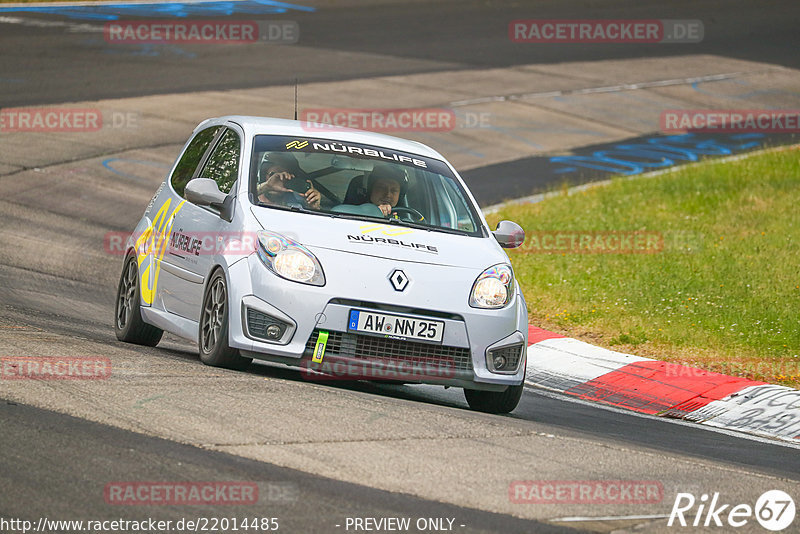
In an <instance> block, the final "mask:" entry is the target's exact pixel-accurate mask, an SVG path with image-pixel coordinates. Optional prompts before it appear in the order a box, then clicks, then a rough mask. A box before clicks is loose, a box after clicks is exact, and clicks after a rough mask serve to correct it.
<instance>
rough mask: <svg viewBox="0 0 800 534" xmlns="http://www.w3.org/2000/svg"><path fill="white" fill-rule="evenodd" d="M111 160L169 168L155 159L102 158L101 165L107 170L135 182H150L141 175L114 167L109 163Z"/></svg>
mask: <svg viewBox="0 0 800 534" xmlns="http://www.w3.org/2000/svg"><path fill="white" fill-rule="evenodd" d="M113 162H124V163H133V164H134V165H147V166H149V167H158V168H160V169H169V168H170V166H169V165H166V164H164V163H158V162H155V161H147V160H141V159H125V158H108V159H106V160H103V167H105V168H106V169H108V170H109V171H111V172H113V173H114V174H117V175H119V176H122V177H123V178H130V179H132V180H134V181H136V182H139V183H147V184H149V183H150V180H145V179H144V178H142V177H141V176H137V175H135V174H130V173H127V172H123V171H120V170H119V169H115V168H114V167H113V166H112V165H111V164H112V163H113Z"/></svg>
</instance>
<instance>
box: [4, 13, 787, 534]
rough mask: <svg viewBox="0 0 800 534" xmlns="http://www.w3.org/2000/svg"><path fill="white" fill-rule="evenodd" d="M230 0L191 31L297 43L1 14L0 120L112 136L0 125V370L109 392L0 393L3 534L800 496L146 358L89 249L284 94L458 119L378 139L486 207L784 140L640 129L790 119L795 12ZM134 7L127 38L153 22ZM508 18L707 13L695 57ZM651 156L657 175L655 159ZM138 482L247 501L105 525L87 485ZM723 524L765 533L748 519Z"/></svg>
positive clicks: (541, 414)
mask: <svg viewBox="0 0 800 534" xmlns="http://www.w3.org/2000/svg"><path fill="white" fill-rule="evenodd" d="M217 4H226V6H223V7H219V5H217ZM227 4H231V3H215V5H216V7H214V8H213V9H212V7H208V8H207V9H208V11H206V12H202V11H198V12H194V11H192V12H191V13H190V15H191V17H195V18H197V17H214V18H215V19H231V20H235V19H237V18H239V19H241V18H243V17H246V18H252V19H255V20H262V21H264V20H273V21H274V20H289V21H295V22H297V24H298V26H299V28H300V39H299V42H298V43H297V44H293V45H283V46H280V45H273V44H264V43H256V44H248V45H197V44H192V45H176V44H168V45H154V44H126V45H119V44H112V43H109V42H107V41H106V40H104V34H103V24H104V23H105V22H106V21H107V20H113V19H109V18H108V17H107V18H105V19H104V18H101V17H99V16H98V12H94V13H93V14H92V12H90V11H86V10H83V11H81V10H80V9H78V10H68V11H65V10H63V9H62V10H59V9H51V8H48V9H47V10H46V11H44V10H40V11H38V12H36V11H31V10H30V8H22V10H20V9H16V10H14V9H12V8H4V7H3V6H2V5H0V47H1V49H2V54H0V108H2V109H7V108H24V107H32V106H45V105H47V106H50V107H81V108H96V109H99V110H101V111H102V113H103V117H104V120H105V121H108V124H106V125H105V126H104V128H103V130H102V131H100V132H89V133H85V132H83V133H74V132H73V133H58V132H20V131H0V214H2V217H0V357H2V356H15V357H20V356H75V357H83V356H98V357H104V358H108V359H109V360H110V362H111V365H112V369H113V372H112V375H111V377H110V378H108V379H107V380H95V381H69V380H65V381H19V380H17V381H14V380H0V428H2V431H0V451H2V453H0V454H2V459H0V531H2V532H14V530H11V529H10V528H9V527H3V523H2V519H9V518H21V519H25V520H29V521H32V522H33V523H34V525H35V524H36V522H37V521H39V519H40V518H47V519H49V520H70V519H83V520H88V519H92V520H105V519H117V518H122V519H130V520H141V519H146V518H148V517H152V518H157V519H162V520H172V521H178V520H180V519H189V518H199V517H208V518H211V517H216V518H222V517H228V518H234V517H236V518H239V519H243V518H245V517H248V518H253V517H258V518H261V517H269V518H272V517H274V518H279V519H280V522H279V524H280V529H279V532H320V533H325V532H348V531H356V529H354V527H352V526H350V527H349V528H347V526H346V525H347V518H354V517H355V518H388V517H409V518H412V524H413V521H416V520H417V519H418V518H434V519H436V518H439V519H442V520H443V522H442V523H441V528H438V529H437V528H434V527H433V526H431V525H439V524H438V523H426V525H428V526H427V527H426V528H424V529H416V530H415V529H414V528H412V529H411V530H410V531H411V532H418V531H421V532H433V531H437V530H447V529H445V528H444V527H445V526H448V525H451V527H448V528H451V529H452V530H453V531H456V532H561V531H576V530H585V531H592V532H612V531H614V532H648V533H649V532H672V531H675V530H676V529H677V530H680V531H684V530H685V531H689V530H692V529H691V528H685V529H678V527H668V526H667V519H666V518H667V517H668V516H669V514H670V511H671V509H672V506H673V502H674V501H675V498H676V495H677V494H678V493H692V494H694V495H696V496H699V495H701V494H703V493H706V494H713V493H715V492H719V493H720V494H721V498H723V499H724V502H725V503H729V504H732V505H735V504H739V503H749V504H750V505H754V504H755V502H756V499H758V497H759V495H761V494H762V493H764V492H765V491H767V490H772V489H780V490H783V491H786V492H787V493H789V494H790V495H793V496H794V497H795V498H797V497H800V491H798V490H800V454H798V450H797V447H793V446H791V445H790V444H784V443H777V442H769V441H767V440H762V439H755V438H751V437H744V436H741V435H736V434H732V433H722V432H719V431H713V430H709V429H706V428H699V427H696V426H692V425H690V424H684V423H677V422H673V421H668V420H662V419H657V418H653V417H642V416H635V415H631V414H628V413H622V412H620V411H615V410H610V409H606V408H600V407H597V406H593V405H590V404H587V403H580V402H576V401H574V400H571V399H567V398H563V397H560V396H558V395H555V394H550V393H548V392H545V391H542V390H538V389H535V388H531V389H527V390H526V392H525V394H524V395H523V399H522V402H521V404H520V406H519V407H518V408H517V409H516V410H515V411H514V412H513V413H512V414H511V415H509V416H491V415H485V414H479V413H474V412H471V411H469V410H468V408H467V405H466V402H465V401H464V397H463V394H462V392H461V391H460V390H455V389H448V390H444V389H442V388H435V387H428V386H399V385H375V384H367V383H338V382H337V383H316V382H309V381H307V380H304V379H303V377H302V376H301V375H300V373H299V372H297V371H293V370H288V369H285V368H281V367H273V366H267V365H261V364H254V365H251V367H250V369H248V370H247V371H245V372H234V371H227V370H222V369H216V368H210V367H206V366H203V365H202V364H201V363H200V362H199V360H198V358H197V352H196V347H195V346H194V345H193V344H191V343H188V342H186V341H184V340H181V339H179V338H177V337H174V336H171V335H165V337H164V339H163V340H162V342H161V343H160V344H159V345H158V346H157V347H155V348H145V347H138V346H132V345H127V344H124V343H120V342H118V341H117V340H116V338H115V336H114V331H113V327H112V321H113V306H114V296H115V291H116V285H117V281H118V277H119V272H120V268H121V263H122V258H121V257H120V256H119V255H117V254H115V253H114V251H113V250H109V248H108V246H107V240H108V236H109V232H128V231H130V230H132V229H133V226H134V225H135V223H136V221H137V220H138V219H139V217H140V216H141V213H142V211H143V209H144V207H145V206H146V204H147V201H148V200H149V199H150V197H151V196H152V194H153V192H154V191H155V189H156V188H157V187H158V184H159V183H160V182H161V181H162V180H163V178H164V173H165V172H167V169H168V168H169V166H170V165H171V164H172V162H173V161H174V159H175V157H176V155H177V154H178V152H179V151H180V149H181V146H182V144H183V143H184V141H185V140H186V138H187V136H188V135H189V133H190V132H191V130H192V128H193V127H194V126H195V125H196V124H197V123H198V122H199V121H200V120H202V119H203V118H205V117H210V116H218V115H221V114H228V113H247V112H249V113H250V114H255V115H268V116H279V117H285V118H290V117H291V116H292V114H293V90H294V87H293V84H294V83H295V80H297V81H298V84H299V95H300V103H299V108H300V110H301V111H302V110H303V109H310V108H366V107H371V108H400V107H425V108H438V107H444V108H448V109H453V110H455V114H456V117H457V119H458V121H459V126H458V127H457V128H455V129H454V130H452V131H447V132H396V134H397V135H400V136H402V137H409V138H413V139H417V140H420V141H422V142H425V143H428V144H430V145H431V146H433V147H434V148H436V149H438V150H440V151H441V152H442V153H443V154H444V155H445V156H446V157H447V158H448V159H450V161H452V162H453V163H454V164H455V165H456V167H457V168H459V169H463V175H464V177H465V179H466V181H467V182H468V183H469V185H470V187H471V188H472V191H473V192H474V193H475V195H476V197H477V198H478V200H479V202H480V203H481V205H483V206H488V205H490V204H494V203H496V202H499V201H502V200H504V199H509V198H516V197H520V196H525V195H529V194H532V193H537V192H541V191H545V190H547V189H550V188H553V187H559V186H560V185H561V184H563V183H569V184H574V183H582V182H586V181H593V180H598V179H602V178H605V177H607V176H608V175H610V174H612V173H623V174H628V175H631V176H635V175H637V174H641V173H645V172H648V171H652V170H659V169H662V168H667V167H669V166H671V165H677V164H682V163H690V162H691V161H697V160H698V159H700V158H702V157H707V156H711V157H717V156H726V155H736V154H740V153H745V152H748V151H751V150H757V149H759V148H762V147H764V146H772V145H782V144H793V143H797V139H796V137H797V136H796V133H763V134H762V133H758V134H753V133H747V134H730V133H723V134H706V133H696V134H692V133H690V134H687V135H684V136H674V134H670V133H668V132H662V131H660V128H659V113H660V111H661V110H664V109H673V108H691V107H694V108H700V109H709V108H718V109H734V108H739V109H799V108H800V70H799V69H800V56H798V54H797V51H798V50H800V32H798V31H797V28H798V26H800V3H798V2H796V1H775V2H769V3H766V4H765V3H757V2H745V1H722V0H720V1H709V2H703V3H698V2H691V1H675V2H641V1H634V0H621V1H607V2H591V1H585V0H567V1H560V2H499V1H489V2H483V1H482V2H471V1H470V2H447V1H433V2H422V1H400V0H398V1H382V0H373V1H367V2H356V1H344V2H334V1H327V0H319V1H309V2H299V3H297V4H296V5H295V4H294V3H289V4H287V5H284V6H277V7H276V3H275V2H262V3H260V4H259V3H258V2H255V3H254V2H250V3H248V4H247V6H249V7H247V6H246V7H247V8H248V9H252V10H255V11H251V12H234V13H228V12H226V11H224V10H225V9H228V10H229V9H232V8H231V7H230V6H228V5H227ZM256 4H258V5H256ZM209 6H210V4H209ZM287 6H288V7H287ZM137 9H138V10H137V11H134V12H132V13H133V15H131V14H130V13H131V12H129V14H128V15H126V16H124V17H123V18H124V20H137V21H140V20H147V19H148V18H159V19H163V18H164V17H168V16H171V14H174V13H173V12H164V11H162V12H160V13H155V14H149V13H148V12H147V11H146V10H143V9H144V8H137ZM192 9H200V8H198V7H196V6H194V7H192ZM215 9H216V11H215ZM233 9H234V10H235V9H244V8H243V7H240V8H237V7H236V5H234V8H233ZM220 10H222V11H220ZM113 11H114V10H113V9H110V11H109V12H111V13H112V16H113ZM87 13H90V15H87ZM106 15H107V13H106ZM515 19H679V20H700V21H702V22H703V25H704V31H705V33H704V38H703V40H702V42H699V43H675V44H658V43H655V44H648V45H642V44H601V45H598V44H591V43H589V44H575V43H571V44H530V43H514V42H511V40H510V39H509V37H508V24H509V22H510V21H512V20H515ZM117 119H118V120H117ZM481 120H484V121H485V124H482V125H481V124H479V125H477V126H476V123H474V121H477V122H478V123H480V121H481ZM471 121H473V123H471ZM643 147H644V148H643ZM652 147H657V149H659V150H660V151H661V152H660V154H661V155H663V154H668V153H671V154H673V156H674V157H672V159H669V160H668V161H667V159H668V158H667V159H665V157H661V156H659V157H658V158H654V157H653V150H656V149H653V148H652ZM676 147H678V148H676ZM648 149H651V150H648ZM104 244H105V245H104ZM530 480H537V481H608V480H612V481H614V480H616V481H657V482H658V484H659V485H660V487H661V488H662V494H661V497H660V498H659V499H658V500H657V501H656V502H648V503H632V502H627V503H619V502H609V503H605V504H598V503H580V502H575V503H565V502H556V503H550V504H529V503H524V504H520V503H516V502H513V499H511V498H510V494H509V488H510V485H511V484H512V483H513V481H530ZM143 481H144V482H147V481H150V482H154V481H160V482H183V481H195V482H202V481H247V482H254V483H256V484H257V485H258V487H259V495H260V497H259V500H258V502H257V503H256V504H251V505H239V506H230V505H217V506H169V505H167V506H156V505H151V506H123V505H119V504H114V503H111V502H109V501H108V499H107V498H106V497H105V496H104V491H105V488H106V487H107V485H108V484H112V483H119V482H143ZM687 517H689V516H688V515H687ZM692 517H694V516H693V515H692ZM446 519H452V520H453V522H452V524H451V523H448V522H447V521H446ZM798 521H800V520H795V524H794V526H793V527H791V528H796V525H797V524H798ZM791 528H790V529H788V530H786V532H789V531H791ZM361 530H362V531H363V530H364V529H361ZM707 530H709V531H717V532H723V531H725V530H724V529H723V528H716V529H715V528H714V527H710V528H709V529H707ZM45 531H47V530H45ZM50 531H53V532H55V531H58V529H55V528H54V527H51V529H50ZM65 531H67V532H70V530H65ZM219 531H221V532H231V531H233V530H230V529H229V530H219ZM375 531H387V530H375ZM736 532H764V530H763V529H762V528H761V527H760V526H759V525H758V523H757V522H756V521H755V520H751V521H750V522H749V523H748V524H747V525H746V526H744V527H742V528H738V529H736Z"/></svg>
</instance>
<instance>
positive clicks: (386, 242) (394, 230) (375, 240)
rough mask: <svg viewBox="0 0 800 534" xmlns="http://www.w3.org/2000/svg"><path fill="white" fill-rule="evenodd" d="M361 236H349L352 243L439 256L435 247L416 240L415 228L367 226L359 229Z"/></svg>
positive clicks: (383, 225)
mask: <svg viewBox="0 0 800 534" xmlns="http://www.w3.org/2000/svg"><path fill="white" fill-rule="evenodd" d="M359 230H360V231H361V233H360V234H347V240H348V241H349V242H350V243H360V244H364V245H373V246H390V247H402V248H407V249H411V250H418V251H420V252H427V253H430V254H438V253H439V249H438V248H436V247H435V246H433V245H428V244H426V243H421V242H419V241H417V240H416V239H414V237H415V236H414V234H417V233H418V232H415V231H414V229H413V228H402V227H400V228H398V227H397V226H390V225H387V224H366V225H364V226H361V227H360V228H359Z"/></svg>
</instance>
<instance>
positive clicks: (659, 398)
mask: <svg viewBox="0 0 800 534" xmlns="http://www.w3.org/2000/svg"><path fill="white" fill-rule="evenodd" d="M528 333H529V341H528V342H529V346H528V363H527V375H526V378H525V382H526V383H527V384H529V385H531V386H535V387H539V388H544V389H548V390H551V391H556V392H559V393H563V394H566V395H571V396H575V397H577V398H579V399H582V400H586V401H592V402H598V403H602V404H606V405H611V406H615V407H617V408H622V409H627V410H632V411H634V412H639V413H645V414H650V415H657V416H663V417H670V418H676V419H684V420H687V421H692V422H696V423H700V424H703V425H709V426H714V427H718V428H723V429H727V430H733V431H739V432H747V433H750V434H755V435H759V436H763V437H768V438H777V439H781V440H786V441H790V442H793V443H800V391H798V390H796V389H793V388H789V387H785V386H777V385H772V384H765V383H764V382H756V381H753V380H748V379H746V378H738V377H734V376H727V375H723V374H719V373H712V372H710V371H704V370H702V369H697V368H694V367H687V366H684V365H678V364H673V363H667V362H662V361H658V360H653V359H650V358H642V357H639V356H633V355H630V354H623V353H621V352H615V351H613V350H608V349H604V348H601V347H596V346H594V345H590V344H589V343H584V342H583V341H579V340H577V339H572V338H568V337H564V336H562V335H560V334H556V333H554V332H549V331H547V330H542V329H541V328H537V327H535V326H530V327H529V329H528Z"/></svg>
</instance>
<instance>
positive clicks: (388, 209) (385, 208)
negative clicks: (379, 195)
mask: <svg viewBox="0 0 800 534" xmlns="http://www.w3.org/2000/svg"><path fill="white" fill-rule="evenodd" d="M378 209H379V210H381V213H383V216H384V217H388V216H389V215H391V214H392V205H391V204H379V205H378Z"/></svg>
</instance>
